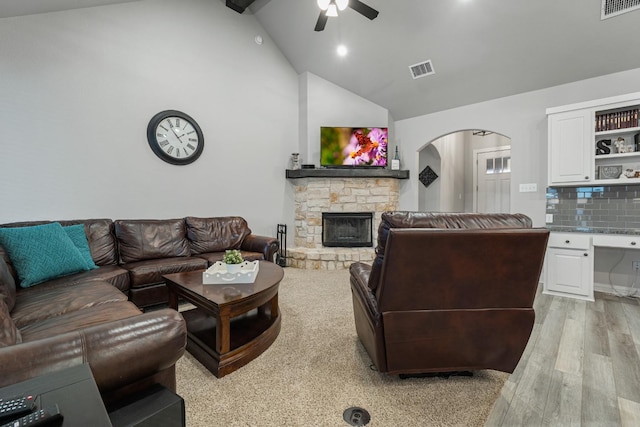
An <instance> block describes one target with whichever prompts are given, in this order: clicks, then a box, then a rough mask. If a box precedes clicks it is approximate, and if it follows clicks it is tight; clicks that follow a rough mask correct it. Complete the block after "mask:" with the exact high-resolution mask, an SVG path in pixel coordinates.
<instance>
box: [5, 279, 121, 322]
mask: <svg viewBox="0 0 640 427" xmlns="http://www.w3.org/2000/svg"><path fill="white" fill-rule="evenodd" d="M126 300H127V296H126V295H125V294H123V293H122V292H120V291H119V290H117V289H116V288H114V287H113V286H112V285H111V284H110V283H107V282H97V281H96V282H85V283H80V284H78V285H75V286H73V287H72V288H71V287H68V286H63V287H47V288H41V287H37V286H36V287H34V288H30V289H25V290H22V291H20V292H19V293H18V296H17V298H16V305H15V307H14V309H13V312H12V313H11V316H12V317H13V321H14V322H15V323H16V326H17V327H18V328H19V329H22V328H24V327H25V326H26V325H29V324H31V323H35V322H41V321H43V320H45V319H48V318H50V317H57V316H62V315H65V314H67V313H71V312H73V311H78V310H84V309H86V308H89V307H94V306H98V305H102V304H111V303H114V302H118V301H126Z"/></svg>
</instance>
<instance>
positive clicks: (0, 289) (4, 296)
mask: <svg viewBox="0 0 640 427" xmlns="http://www.w3.org/2000/svg"><path fill="white" fill-rule="evenodd" d="M0 301H4V303H5V304H6V305H7V308H8V309H9V312H11V310H13V305H14V304H15V302H16V282H15V279H14V278H13V276H12V275H11V273H10V272H9V267H8V266H7V263H6V262H5V261H4V259H3V258H2V257H0Z"/></svg>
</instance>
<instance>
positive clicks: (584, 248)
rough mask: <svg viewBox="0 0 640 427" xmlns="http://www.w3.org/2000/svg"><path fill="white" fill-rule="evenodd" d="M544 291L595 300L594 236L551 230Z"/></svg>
mask: <svg viewBox="0 0 640 427" xmlns="http://www.w3.org/2000/svg"><path fill="white" fill-rule="evenodd" d="M546 274H547V277H546V279H545V281H544V288H543V292H544V293H546V294H550V295H559V296H567V297H572V298H578V299H583V300H587V301H593V246H592V245H591V236H588V235H583V234H579V233H555V232H554V233H551V234H550V236H549V243H548V245H547V254H546Z"/></svg>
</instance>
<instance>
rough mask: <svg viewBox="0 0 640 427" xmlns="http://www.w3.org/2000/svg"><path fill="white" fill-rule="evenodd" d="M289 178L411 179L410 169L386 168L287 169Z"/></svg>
mask: <svg viewBox="0 0 640 427" xmlns="http://www.w3.org/2000/svg"><path fill="white" fill-rule="evenodd" d="M286 172H287V179H298V178H395V179H409V171H408V170H391V169H386V168H314V169H287V170H286Z"/></svg>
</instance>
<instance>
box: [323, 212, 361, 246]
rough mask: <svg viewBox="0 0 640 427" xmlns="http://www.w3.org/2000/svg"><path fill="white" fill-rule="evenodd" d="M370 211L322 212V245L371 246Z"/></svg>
mask: <svg viewBox="0 0 640 427" xmlns="http://www.w3.org/2000/svg"><path fill="white" fill-rule="evenodd" d="M372 236H373V213H372V212H323V213H322V246H328V247H346V248H355V247H371V246H373V238H372Z"/></svg>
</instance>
